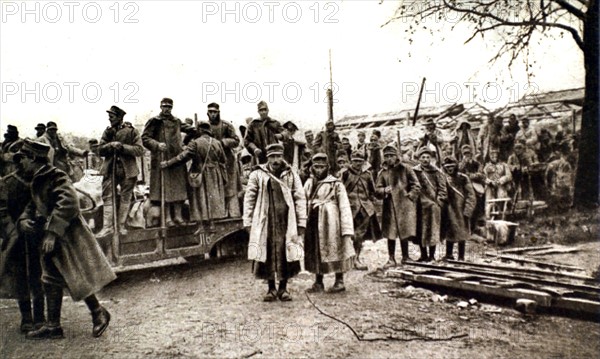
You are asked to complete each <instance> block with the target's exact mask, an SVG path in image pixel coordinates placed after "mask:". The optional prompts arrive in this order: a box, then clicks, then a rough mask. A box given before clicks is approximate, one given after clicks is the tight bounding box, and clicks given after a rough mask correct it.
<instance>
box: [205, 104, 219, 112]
mask: <svg viewBox="0 0 600 359" xmlns="http://www.w3.org/2000/svg"><path fill="white" fill-rule="evenodd" d="M207 108H208V109H209V110H210V109H214V110H217V111H219V104H218V103H216V102H211V103H209V104H208V106H207Z"/></svg>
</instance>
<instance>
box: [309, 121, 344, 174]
mask: <svg viewBox="0 0 600 359" xmlns="http://www.w3.org/2000/svg"><path fill="white" fill-rule="evenodd" d="M341 148H342V141H341V139H340V136H339V135H338V133H337V132H335V124H334V123H333V121H332V120H328V121H327V123H325V131H321V132H319V133H318V134H317V137H315V140H314V141H313V152H315V153H318V152H321V153H325V154H326V155H327V158H328V159H329V173H331V174H335V173H336V172H337V171H338V168H337V164H336V162H335V159H336V156H337V152H338V150H340V149H341Z"/></svg>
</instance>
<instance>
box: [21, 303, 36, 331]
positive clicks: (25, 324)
mask: <svg viewBox="0 0 600 359" xmlns="http://www.w3.org/2000/svg"><path fill="white" fill-rule="evenodd" d="M17 302H18V304H19V312H21V333H27V332H30V331H32V330H33V317H32V316H31V301H30V300H29V299H27V300H19V301H17Z"/></svg>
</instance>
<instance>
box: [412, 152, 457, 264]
mask: <svg viewBox="0 0 600 359" xmlns="http://www.w3.org/2000/svg"><path fill="white" fill-rule="evenodd" d="M434 156H435V152H434V151H432V150H430V149H429V148H428V147H421V148H420V149H419V150H418V151H417V158H418V159H419V162H420V163H419V164H418V165H416V166H415V167H413V169H414V170H415V173H416V174H417V178H418V179H419V183H420V184H421V195H420V196H419V201H418V202H417V241H418V243H419V246H420V250H421V257H420V258H419V259H418V261H419V262H430V261H434V260H435V249H436V246H437V245H438V244H439V243H440V225H441V215H442V209H443V208H444V206H445V205H446V200H447V198H448V194H447V191H446V176H444V174H443V173H442V171H440V170H439V169H438V168H437V167H435V166H434V165H433V164H432V163H431V162H432V159H433V157H434ZM427 248H429V254H428V253H427Z"/></svg>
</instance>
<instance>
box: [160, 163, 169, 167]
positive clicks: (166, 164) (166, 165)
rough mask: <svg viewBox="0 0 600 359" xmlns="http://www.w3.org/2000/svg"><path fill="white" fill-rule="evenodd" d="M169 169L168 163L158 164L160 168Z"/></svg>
mask: <svg viewBox="0 0 600 359" xmlns="http://www.w3.org/2000/svg"><path fill="white" fill-rule="evenodd" d="M167 167H169V161H162V162H161V163H160V168H167Z"/></svg>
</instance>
